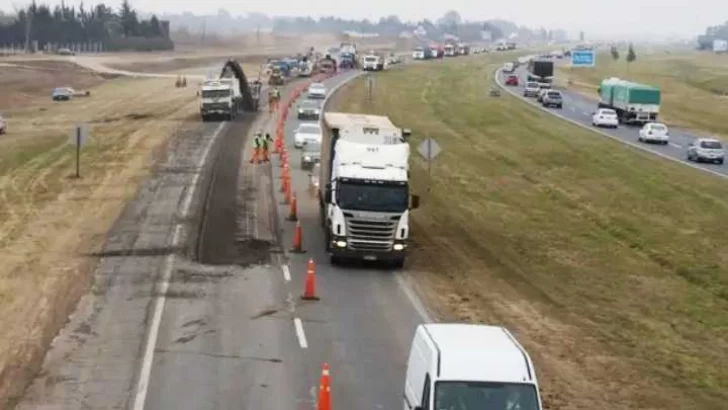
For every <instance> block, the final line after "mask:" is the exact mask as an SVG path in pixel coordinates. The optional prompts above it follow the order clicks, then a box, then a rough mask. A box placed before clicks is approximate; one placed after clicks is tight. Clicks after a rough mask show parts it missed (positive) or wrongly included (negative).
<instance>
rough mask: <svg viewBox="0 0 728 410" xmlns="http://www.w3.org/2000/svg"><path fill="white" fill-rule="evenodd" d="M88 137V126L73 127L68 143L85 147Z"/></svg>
mask: <svg viewBox="0 0 728 410" xmlns="http://www.w3.org/2000/svg"><path fill="white" fill-rule="evenodd" d="M88 137H89V135H88V125H87V124H78V125H76V126H75V127H73V130H72V131H71V134H70V135H69V138H68V143H69V144H70V145H85V144H86V142H88Z"/></svg>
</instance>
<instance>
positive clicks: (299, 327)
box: [293, 317, 308, 349]
mask: <svg viewBox="0 0 728 410" xmlns="http://www.w3.org/2000/svg"><path fill="white" fill-rule="evenodd" d="M293 325H294V326H295V327H296V336H298V344H299V345H300V346H301V349H308V341H306V333H305V332H304V331H303V322H301V319H299V318H297V317H296V318H293Z"/></svg>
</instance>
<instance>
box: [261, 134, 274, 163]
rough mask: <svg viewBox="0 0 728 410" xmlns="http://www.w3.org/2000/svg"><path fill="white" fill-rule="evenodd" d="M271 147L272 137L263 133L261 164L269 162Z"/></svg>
mask: <svg viewBox="0 0 728 410" xmlns="http://www.w3.org/2000/svg"><path fill="white" fill-rule="evenodd" d="M272 145H273V137H271V136H270V133H269V132H266V133H265V137H264V138H263V162H270V156H269V154H270V147H271V146H272Z"/></svg>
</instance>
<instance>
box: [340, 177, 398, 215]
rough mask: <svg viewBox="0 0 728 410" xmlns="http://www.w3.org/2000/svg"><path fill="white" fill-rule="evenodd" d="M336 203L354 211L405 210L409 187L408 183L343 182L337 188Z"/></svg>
mask: <svg viewBox="0 0 728 410" xmlns="http://www.w3.org/2000/svg"><path fill="white" fill-rule="evenodd" d="M336 203H337V204H339V206H340V207H341V209H346V210H352V211H373V212H404V211H406V210H407V208H408V207H409V189H408V187H407V186H406V185H374V184H367V183H364V182H352V181H347V182H341V183H339V184H338V185H337V189H336Z"/></svg>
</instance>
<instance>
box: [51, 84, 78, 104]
mask: <svg viewBox="0 0 728 410" xmlns="http://www.w3.org/2000/svg"><path fill="white" fill-rule="evenodd" d="M73 94H74V92H73V89H72V88H70V87H58V88H54V89H53V91H52V92H51V98H52V99H53V101H68V100H70V99H71V98H73Z"/></svg>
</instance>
